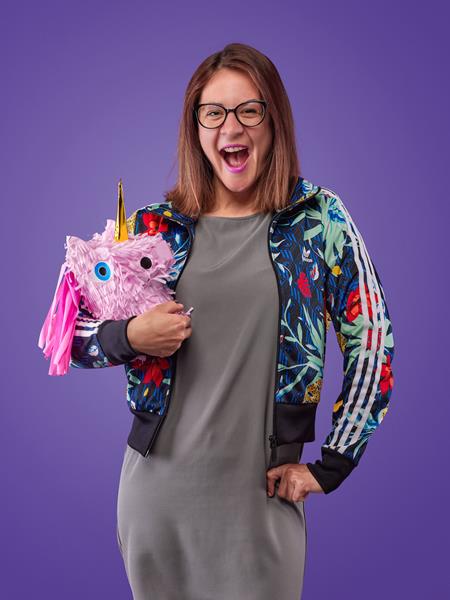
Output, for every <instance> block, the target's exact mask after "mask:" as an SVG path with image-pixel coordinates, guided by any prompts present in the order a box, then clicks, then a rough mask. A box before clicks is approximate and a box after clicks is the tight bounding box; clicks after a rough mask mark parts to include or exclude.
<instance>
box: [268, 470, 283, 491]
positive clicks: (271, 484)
mask: <svg viewBox="0 0 450 600" xmlns="http://www.w3.org/2000/svg"><path fill="white" fill-rule="evenodd" d="M280 477H281V474H280V473H279V471H277V469H276V468H275V469H270V471H267V473H266V478H267V494H268V495H269V496H273V494H274V491H275V482H276V481H277V480H278V479H280Z"/></svg>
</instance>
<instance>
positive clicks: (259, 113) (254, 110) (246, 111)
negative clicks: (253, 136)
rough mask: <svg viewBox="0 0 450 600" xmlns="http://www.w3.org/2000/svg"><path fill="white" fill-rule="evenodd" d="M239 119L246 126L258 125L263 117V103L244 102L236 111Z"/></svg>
mask: <svg viewBox="0 0 450 600" xmlns="http://www.w3.org/2000/svg"><path fill="white" fill-rule="evenodd" d="M237 114H238V118H239V121H240V122H241V123H243V124H244V125H247V126H248V127H254V126H255V125H259V124H260V123H261V121H262V120H263V119H264V104H260V103H259V102H245V104H242V105H241V106H240V107H239V110H238V111H237Z"/></svg>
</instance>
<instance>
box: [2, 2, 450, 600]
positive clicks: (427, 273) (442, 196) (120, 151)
mask: <svg viewBox="0 0 450 600" xmlns="http://www.w3.org/2000/svg"><path fill="white" fill-rule="evenodd" d="M443 6H444V3H442V4H439V3H437V2H435V1H429V2H422V3H418V2H394V3H392V2H386V1H384V0H383V1H378V2H376V3H371V4H370V5H369V3H366V2H364V3H361V2H356V1H354V2H340V3H336V2H331V1H328V2H316V3H310V2H299V1H296V2H283V3H281V5H280V6H279V7H278V8H276V7H275V4H274V3H273V2H261V1H259V2H257V3H241V2H240V1H231V2H229V1H227V2H214V3H212V2H206V1H202V2H196V3H187V4H186V3H182V2H179V3H173V2H164V3H159V2H158V3H156V2H153V3H151V2H111V1H109V2H106V1H105V2H76V3H75V2H39V3H38V2H16V3H14V4H13V3H10V2H8V3H3V10H2V13H3V14H2V17H3V18H2V21H3V26H2V35H1V38H0V39H1V41H0V44H1V57H2V61H3V69H2V73H3V74H2V83H3V85H2V88H3V89H2V96H1V103H2V107H1V113H0V114H1V116H2V134H1V139H2V144H1V148H0V152H1V166H2V173H3V174H2V186H1V187H2V208H3V210H4V211H6V215H4V216H6V219H4V220H3V228H2V229H3V252H4V259H3V261H2V270H3V275H2V277H3V280H4V281H5V282H6V283H5V284H4V287H3V292H2V303H3V311H2V314H3V315H4V317H5V318H4V319H3V326H2V327H3V332H4V341H5V343H4V344H3V349H2V353H3V357H2V370H3V383H4V384H5V385H4V387H3V393H2V402H1V409H2V415H1V428H2V431H1V436H0V437H1V445H2V448H1V450H2V457H3V459H2V461H1V468H2V473H1V475H2V478H1V481H2V483H3V492H2V496H1V498H2V500H1V502H2V505H1V516H2V523H1V531H2V556H1V561H0V564H1V568H2V571H3V573H2V576H1V589H0V594H1V596H2V597H3V598H8V600H15V599H25V598H46V599H58V600H59V599H62V598H64V600H71V599H74V600H75V599H76V600H79V599H80V598H83V599H85V600H90V599H94V598H95V599H98V598H108V599H110V600H113V599H126V598H131V597H132V596H131V591H130V589H129V586H128V582H127V579H126V574H125V570H124V567H123V563H122V559H121V556H120V553H119V549H118V546H117V542H116V529H115V528H116V499H117V488H118V482H119V475H120V468H121V463H122V458H123V453H124V450H125V445H126V438H127V435H128V432H129V429H130V426H131V419H132V417H131V413H129V411H128V408H127V406H126V400H125V375H124V371H123V368H122V367H116V368H111V369H102V370H95V371H89V370H79V371H76V370H72V371H71V372H70V373H69V374H68V375H67V376H65V377H49V376H48V374H47V370H48V363H47V362H46V361H45V359H44V357H43V356H42V352H41V350H40V349H39V348H38V347H37V337H38V333H39V330H40V327H41V325H42V321H43V319H44V317H45V315H46V313H47V310H48V308H49V304H50V302H51V298H52V296H53V292H54V288H55V285H56V280H57V276H58V273H59V268H60V265H61V263H62V261H63V259H64V248H63V244H64V241H65V236H66V235H68V234H73V235H77V236H79V237H85V238H87V237H90V236H91V235H92V234H93V233H94V232H95V231H101V230H103V227H104V225H105V220H106V218H115V210H116V190H117V181H118V179H119V177H122V179H123V182H124V190H125V205H126V208H127V213H128V214H131V212H132V211H133V210H135V209H137V208H139V207H141V206H144V205H146V204H148V203H150V202H154V201H158V200H162V193H163V192H164V191H165V190H166V189H168V188H169V187H170V186H171V185H172V183H173V182H174V181H175V177H176V173H177V168H176V143H177V134H178V124H179V118H180V114H181V106H182V100H183V95H184V91H185V87H186V85H187V82H188V80H189V78H190V77H191V75H192V73H193V71H194V70H195V68H196V67H197V65H198V64H199V63H200V62H201V61H202V60H203V59H204V58H205V57H206V56H208V55H209V54H211V53H212V52H214V51H217V50H219V49H221V48H222V47H223V46H224V45H225V44H226V43H229V42H233V41H240V42H245V43H248V44H250V45H253V46H255V47H256V48H258V49H260V50H261V51H262V52H264V53H265V54H267V55H268V56H269V57H270V58H271V60H272V61H273V62H274V63H275V65H276V66H277V68H278V69H279V72H280V74H281V77H282V79H283V81H284V83H285V86H286V89H287V91H288V94H289V97H290V99H291V103H292V107H293V111H294V116H295V122H296V130H297V136H298V145H299V154H300V163H301V167H302V175H303V176H304V177H306V178H307V179H309V180H311V181H312V182H314V183H316V184H318V185H321V186H324V187H330V188H331V189H333V190H334V191H336V192H337V193H338V194H339V195H340V196H341V198H342V199H343V201H344V203H345V204H346V206H347V207H348V209H349V210H350V213H351V215H352V217H353V219H354V220H355V222H356V224H357V226H358V228H359V229H360V231H361V233H362V235H363V237H364V239H365V241H366V245H367V248H368V250H369V253H370V255H371V257H372V260H373V261H374V263H375V265H376V267H377V270H378V272H379V274H380V277H381V279H382V283H383V287H384V289H385V293H386V297H387V302H388V307H389V310H390V314H391V319H392V323H393V330H394V339H395V343H396V350H395V352H396V354H395V357H394V362H393V370H394V377H395V386H394V391H393V393H392V396H391V406H390V410H389V412H388V414H387V416H386V419H385V421H384V422H383V424H382V425H381V427H380V428H379V430H378V431H377V432H376V433H375V435H374V436H373V437H372V439H371V441H370V442H369V445H368V448H367V451H366V453H365V455H364V457H363V458H362V460H361V463H360V465H359V467H358V468H357V469H356V470H355V471H354V472H353V474H352V475H351V476H350V477H349V478H348V479H347V480H346V481H345V482H344V483H343V484H342V486H341V487H340V488H339V490H337V491H335V492H333V493H332V494H330V495H327V496H325V495H322V494H320V495H319V494H310V495H309V497H308V498H307V500H306V502H305V509H306V517H307V532H308V553H307V561H306V578H305V585H304V594H303V600H321V599H322V598H330V597H334V598H337V599H341V598H345V599H346V600H356V599H359V598H365V600H372V599H377V600H378V599H379V598H381V597H383V598H389V599H390V598H408V599H410V600H412V599H422V598H425V597H430V598H433V599H434V598H436V599H438V598H444V596H445V592H444V589H445V582H448V569H447V558H446V557H447V556H448V550H447V538H448V529H447V535H446V531H445V530H446V527H448V519H447V511H448V506H449V500H450V499H449V493H448V491H449V490H448V443H447V439H446V435H447V431H448V427H447V424H448V420H449V407H448V396H449V395H448V392H447V389H446V388H445V387H444V385H443V382H442V380H441V374H443V373H445V371H444V368H445V367H444V351H445V350H447V346H448V344H447V341H448V328H447V329H446V331H444V326H445V325H447V323H448V314H447V300H448V297H447V296H446V295H445V294H444V286H445V277H444V269H445V268H446V267H447V265H446V264H445V265H444V261H443V253H444V242H445V239H446V238H445V234H446V233H447V222H446V221H447V218H448V204H449V187H448V170H446V171H445V172H444V160H446V161H447V165H446V166H447V167H448V137H447V139H446V135H447V136H448V131H449V129H448V125H449V120H448V87H449V86H448V79H447V77H448V62H447V63H445V61H444V56H445V55H446V54H447V52H448V41H447V37H448V30H447V24H448V19H446V15H444V9H443ZM444 103H445V104H444ZM444 232H445V233H444ZM181 300H182V299H181ZM447 356H448V351H447ZM325 377H326V379H325V385H324V389H323V395H322V399H321V404H320V407H319V411H318V420H317V426H316V441H315V442H314V443H311V444H308V445H307V447H306V449H305V453H304V456H303V462H306V461H307V460H315V459H317V458H319V457H320V444H321V443H322V441H323V440H324V438H325V436H326V435H327V433H328V432H329V430H330V426H331V410H332V404H333V402H334V400H335V399H336V397H337V394H338V392H339V390H340V386H341V383H342V359H341V357H340V354H339V350H338V347H337V342H336V339H335V336H334V333H333V329H332V328H331V329H330V332H329V338H328V347H327V365H326V376H325ZM446 399H447V400H446ZM445 453H447V459H446V460H445V458H446V457H445ZM218 545H220V540H218ZM261 551H262V552H263V551H264V548H262V549H261ZM447 591H448V590H447ZM182 596H183V594H182V593H180V599H181V598H182ZM446 597H448V596H446ZM230 600H238V599H230Z"/></svg>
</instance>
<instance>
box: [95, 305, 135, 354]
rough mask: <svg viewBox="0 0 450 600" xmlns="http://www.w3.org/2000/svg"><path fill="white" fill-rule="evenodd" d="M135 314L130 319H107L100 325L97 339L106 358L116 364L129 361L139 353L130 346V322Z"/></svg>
mask: <svg viewBox="0 0 450 600" xmlns="http://www.w3.org/2000/svg"><path fill="white" fill-rule="evenodd" d="M135 316H136V315H134V316H132V317H130V318H129V319H119V320H118V321H113V320H107V321H103V322H102V323H100V325H99V328H98V331H97V339H98V341H99V342H100V346H101V347H102V350H103V352H104V354H105V356H106V358H108V359H109V360H110V361H111V362H112V363H113V364H115V365H121V364H124V363H127V362H129V361H131V360H133V359H134V358H136V356H138V354H139V352H136V351H135V350H133V348H132V347H131V346H130V342H129V341H128V337H127V326H128V323H129V322H130V321H131V319H134V318H135Z"/></svg>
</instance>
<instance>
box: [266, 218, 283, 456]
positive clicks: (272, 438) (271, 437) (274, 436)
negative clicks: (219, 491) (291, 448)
mask: <svg viewBox="0 0 450 600" xmlns="http://www.w3.org/2000/svg"><path fill="white" fill-rule="evenodd" d="M279 214H280V213H277V214H276V215H275V216H274V217H273V218H272V219H271V220H270V223H269V227H268V231H267V247H268V250H269V258H270V264H271V265H272V268H273V272H274V273H275V279H276V282H277V290H278V335H277V352H276V358H275V388H274V390H273V409H272V433H271V434H270V435H269V443H270V449H271V451H272V458H274V460H275V462H276V460H277V453H276V448H277V424H276V409H277V403H276V398H275V390H276V389H277V384H278V356H279V352H280V335H281V290H280V283H279V281H278V273H277V271H276V269H275V265H274V261H273V256H272V250H271V248H270V237H271V233H272V230H273V229H274V228H275V223H276V221H277V218H278V215H279ZM272 458H271V462H272Z"/></svg>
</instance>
